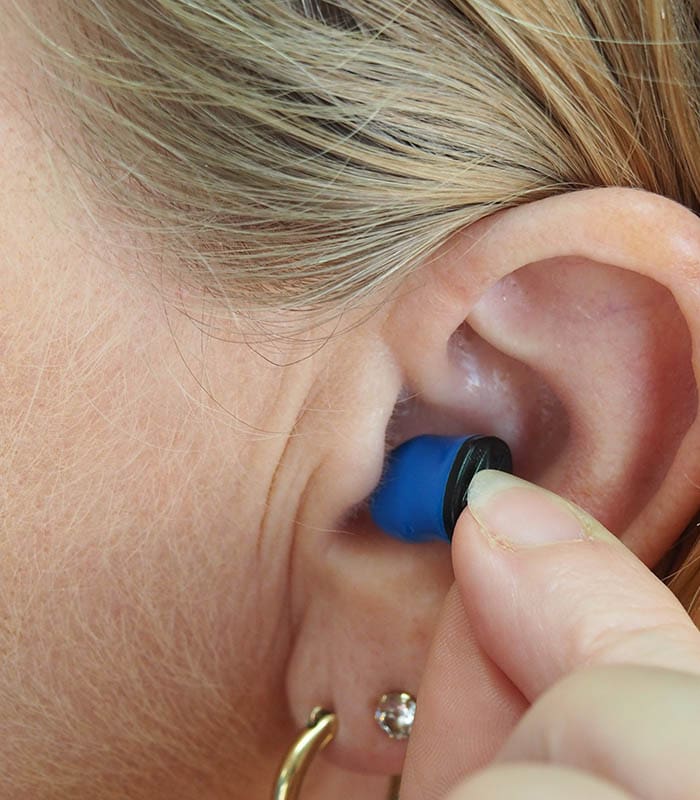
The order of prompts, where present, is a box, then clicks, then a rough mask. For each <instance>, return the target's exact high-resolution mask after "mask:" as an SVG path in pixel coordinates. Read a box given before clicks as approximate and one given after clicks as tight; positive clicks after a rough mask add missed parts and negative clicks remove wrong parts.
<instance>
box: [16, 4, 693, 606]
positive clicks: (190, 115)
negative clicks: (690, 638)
mask: <svg viewBox="0 0 700 800" xmlns="http://www.w3.org/2000/svg"><path fill="white" fill-rule="evenodd" d="M57 9H58V13H56V14H52V15H51V19H49V15H48V14H47V15H46V19H45V20H44V21H43V22H44V24H43V25H42V24H39V23H36V25H35V26H34V31H35V32H39V33H40V36H41V41H42V44H43V48H42V53H43V58H44V63H45V65H46V66H47V69H49V70H50V71H51V73H52V77H53V78H54V79H55V80H54V85H55V86H56V87H57V91H58V93H59V96H60V97H62V98H64V102H63V109H64V111H63V113H65V114H67V115H68V116H69V117H70V118H71V123H72V126H71V127H72V129H74V130H76V131H77V132H78V133H79V135H78V137H77V142H78V146H77V147H74V148H72V149H71V156H72V158H73V159H74V160H75V162H76V163H78V164H79V165H80V166H81V168H82V169H83V170H84V171H85V173H86V174H88V175H89V177H90V179H91V182H92V183H93V184H94V185H95V186H96V187H97V191H98V194H99V196H100V197H101V198H106V199H107V201H108V203H109V206H110V208H112V209H114V210H116V211H118V212H119V213H120V214H121V215H123V217H124V218H125V219H128V220H131V222H132V223H133V224H134V225H135V226H136V227H137V228H138V229H139V230H142V231H144V232H146V233H148V234H152V235H153V236H154V237H156V238H157V241H158V243H159V247H160V248H162V252H163V253H165V254H169V255H170V256H171V257H170V258H165V259H164V263H167V264H172V265H174V266H173V269H176V270H177V272H176V273H175V274H173V275H172V276H171V277H172V278H174V279H175V281H176V282H177V283H178V284H180V285H185V286H193V287H197V288H198V289H199V290H200V291H202V292H203V293H204V294H206V295H207V296H209V297H211V298H212V299H214V300H215V301H216V302H222V301H223V302H224V303H225V304H227V305H230V307H232V308H234V309H235V310H236V311H241V310H245V309H261V310H264V309H268V310H271V311H273V312H275V311H277V310H284V311H299V312H304V313H306V312H312V311H322V310H325V311H328V312H331V313H338V312H339V310H341V309H346V308H348V307H354V306H358V305H361V304H362V303H364V302H366V301H367V300H372V298H376V297H378V296H379V295H380V290H383V289H384V288H387V289H388V288H390V287H392V286H397V285H399V283H400V282H401V281H402V280H403V279H405V278H406V276H407V275H408V274H409V273H411V272H412V271H414V270H415V269H417V268H418V267H419V265H420V264H421V263H422V262H424V261H425V259H426V258H427V257H428V256H429V255H430V254H431V252H433V251H435V250H436V249H437V247H438V246H439V245H440V244H441V243H443V242H444V241H445V240H446V239H447V238H448V237H449V236H450V235H451V234H452V233H454V232H455V231H456V230H458V229H460V228H462V227H464V226H467V225H469V224H471V223H473V222H475V221H477V220H479V219H480V218H482V217H485V216H486V215H488V214H491V213H493V212H495V211H497V210H500V209H503V208H507V207H510V206H517V205H519V204H522V203H526V202H529V201H532V200H536V199H539V198H543V197H547V196H550V195H554V194H557V193H562V192H569V191H572V190H576V189H584V188H590V187H596V186H612V185H614V186H627V187H635V188H640V189H646V190H648V191H652V192H655V193H658V194H661V195H664V196H666V197H669V198H671V199H673V200H675V201H677V202H678V203H681V204H683V205H685V206H686V207H688V208H689V209H691V210H692V211H694V212H695V213H700V159H699V158H698V153H700V124H699V123H700V6H698V4H697V2H695V0H616V1H615V2H610V0H256V1H255V2H249V1H248V0H62V1H61V2H58V5H57ZM32 13H33V14H34V13H35V12H32ZM49 23H50V24H49ZM66 98H67V99H66ZM693 530H694V531H696V530H697V527H694V528H693ZM694 539H695V537H693V540H694ZM685 555H687V553H686V554H685ZM691 556H692V553H691V555H689V556H687V557H685V556H684V558H685V561H684V564H683V566H682V567H681V568H680V570H674V572H673V574H672V575H670V576H665V577H667V580H668V582H669V585H670V586H671V588H672V589H673V591H674V592H676V594H677V595H678V596H679V597H681V599H682V600H683V602H684V603H685V604H686V607H687V608H688V610H689V611H690V612H691V614H692V613H694V612H696V611H697V615H696V617H695V618H696V620H700V609H696V605H697V604H696V600H697V595H698V592H700V562H698V560H697V558H692V557H691ZM665 563H666V562H665Z"/></svg>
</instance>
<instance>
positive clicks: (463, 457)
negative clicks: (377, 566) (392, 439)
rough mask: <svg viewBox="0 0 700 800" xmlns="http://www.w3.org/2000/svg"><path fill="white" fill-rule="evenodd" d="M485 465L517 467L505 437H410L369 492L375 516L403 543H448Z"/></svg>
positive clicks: (381, 524)
mask: <svg viewBox="0 0 700 800" xmlns="http://www.w3.org/2000/svg"><path fill="white" fill-rule="evenodd" d="M482 469H498V470H502V471H504V472H512V471H513V461H512V457H511V452H510V449H509V447H508V445H507V444H506V443H505V442H504V441H502V440H501V439H498V438H497V437H495V436H483V435H471V436H433V435H424V436H417V437H415V438H413V439H409V440H408V441H407V442H404V443H403V444H402V445H400V446H399V447H397V448H396V449H395V450H392V452H391V453H390V454H389V456H388V459H387V463H386V465H385V468H384V474H383V475H382V479H381V480H380V482H379V485H378V486H377V488H376V489H375V491H374V493H373V494H372V496H371V497H370V501H369V509H370V514H371V515H372V519H373V520H374V522H375V524H376V525H378V526H379V527H380V528H381V529H382V530H383V531H384V532H385V533H387V534H389V535H390V536H394V537H395V538H397V539H401V540H403V541H405V542H425V541H429V540H431V539H441V540H444V541H447V542H449V541H451V540H452V534H453V533H454V527H455V524H456V522H457V519H458V517H459V515H460V514H461V513H462V511H463V510H464V508H465V507H466V505H467V490H468V488H469V484H470V483H471V480H472V478H473V477H474V475H476V473H477V472H479V471H480V470H482Z"/></svg>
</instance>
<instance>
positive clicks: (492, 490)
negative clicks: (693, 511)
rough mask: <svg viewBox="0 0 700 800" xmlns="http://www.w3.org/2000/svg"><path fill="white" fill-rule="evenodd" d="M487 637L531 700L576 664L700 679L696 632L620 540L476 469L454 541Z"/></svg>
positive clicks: (467, 592) (570, 510)
mask: <svg viewBox="0 0 700 800" xmlns="http://www.w3.org/2000/svg"><path fill="white" fill-rule="evenodd" d="M453 562H454V567H455V576H456V578H457V583H458V586H459V588H460V593H461V596H462V600H463V602H464V606H465V609H466V612H467V614H468V616H469V619H470V623H471V625H472V626H473V627H474V631H475V633H476V637H477V640H478V641H479V644H480V645H481V646H482V647H483V648H484V649H485V651H486V652H487V654H488V655H489V656H490V657H491V658H492V659H493V661H494V662H495V663H496V664H497V665H498V666H499V667H500V668H501V669H502V670H503V671H504V672H505V673H506V675H507V676H508V677H509V678H510V680H511V681H512V682H513V683H514V684H515V685H516V686H517V687H518V688H519V689H520V691H521V692H522V693H523V695H524V696H525V697H526V698H527V699H528V700H529V701H530V702H532V701H534V700H535V699H536V698H537V697H538V696H539V695H540V694H541V693H542V692H543V691H545V690H546V689H547V688H548V687H550V686H551V685H552V684H554V683H555V682H556V681H558V680H559V679H560V678H561V677H563V676H564V675H566V674H567V673H569V672H572V671H573V670H576V669H578V668H581V667H583V666H586V665H591V664H614V663H636V664H642V665H645V664H646V665H651V666H661V667H668V668H670V669H678V670H686V671H689V672H692V673H695V674H700V633H699V632H698V630H697V629H696V628H695V626H694V625H693V623H692V621H691V620H690V618H689V617H688V615H687V614H686V612H685V610H684V609H683V607H682V606H681V604H680V603H679V602H678V600H677V599H676V598H675V597H674V595H673V594H672V593H671V592H670V590H669V589H668V588H667V587H666V586H664V584H663V583H662V582H661V581H660V580H659V579H658V578H656V576H655V575H654V574H653V573H652V572H650V571H649V570H648V569H647V568H646V567H645V566H644V565H643V564H642V563H641V562H640V561H639V560H638V559H637V558H636V557H635V556H634V555H633V554H632V553H631V552H630V551H629V550H628V549H627V548H626V547H625V546H624V545H623V544H622V543H621V542H620V541H619V540H618V539H617V538H616V537H614V536H613V535H612V534H610V533H608V532H607V531H606V530H605V529H604V528H603V527H602V526H601V525H600V524H599V523H597V522H596V521H595V520H594V519H592V518H591V517H590V516H588V515H587V514H586V513H585V512H583V511H582V510H581V509H579V508H577V507H575V506H573V505H572V504H570V503H568V502H566V501H565V500H563V499H561V498H559V497H558V496H556V495H554V494H552V493H551V492H547V491H546V490H544V489H540V488H538V487H535V486H533V485H532V484H529V483H527V482H526V481H521V480H519V479H518V478H514V477H513V476H510V475H506V474H505V473H500V472H495V471H493V470H487V471H484V472H481V473H478V474H477V476H476V477H475V478H474V480H473V481H472V485H471V487H470V492H469V510H467V511H465V512H464V513H463V514H462V516H461V517H460V519H459V520H458V523H457V527H456V530H455V537H454V539H453Z"/></svg>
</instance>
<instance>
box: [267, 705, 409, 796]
mask: <svg viewBox="0 0 700 800" xmlns="http://www.w3.org/2000/svg"><path fill="white" fill-rule="evenodd" d="M415 712H416V700H415V698H414V697H413V696H412V695H411V694H409V693H408V692H387V693H386V694H383V695H382V696H381V697H380V698H379V703H378V705H377V710H376V711H375V714H374V718H375V719H376V720H377V723H378V724H379V727H380V728H381V729H382V730H383V731H384V732H385V733H386V734H387V736H390V737H391V738H392V739H406V738H408V736H409V735H410V733H411V727H412V726H413V718H414V716H415ZM337 730H338V718H337V716H336V715H335V714H334V713H333V712H332V711H327V710H326V709H324V708H321V707H320V706H317V707H316V708H314V710H313V711H312V712H311V714H310V715H309V720H308V722H307V723H306V727H305V728H304V730H303V731H302V732H301V733H300V734H299V736H298V737H297V738H296V739H295V741H294V742H293V744H292V746H291V747H290V748H289V751H288V752H287V755H286V756H285V758H284V761H283V762H282V766H281V767H280V770H279V772H278V774H277V779H276V781H275V785H274V787H273V790H272V800H298V798H299V794H300V792H301V789H302V784H303V782H304V778H305V776H306V773H307V771H308V769H309V767H310V766H311V762H312V761H313V759H314V757H315V756H316V754H317V753H319V752H320V751H321V750H323V748H324V747H326V745H328V744H329V743H330V742H331V741H332V739H333V737H334V736H335V734H336V732H337ZM400 784H401V776H400V775H394V776H392V778H391V779H390V784H389V794H388V796H387V800H398V798H399V787H400Z"/></svg>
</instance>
